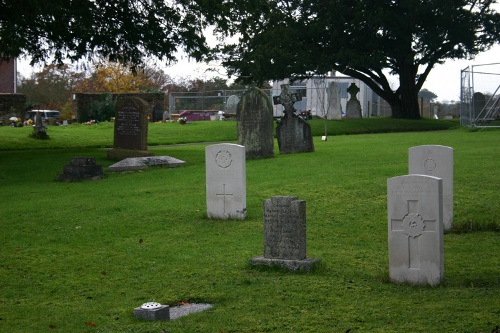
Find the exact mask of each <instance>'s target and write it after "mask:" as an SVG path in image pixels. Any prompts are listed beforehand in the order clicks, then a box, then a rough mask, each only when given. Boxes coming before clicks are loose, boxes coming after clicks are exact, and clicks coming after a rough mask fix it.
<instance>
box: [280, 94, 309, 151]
mask: <svg viewBox="0 0 500 333" xmlns="http://www.w3.org/2000/svg"><path fill="white" fill-rule="evenodd" d="M301 99H302V98H301V96H300V94H298V93H291V92H290V86H289V85H288V84H283V85H281V94H280V95H279V96H274V97H273V100H274V104H275V105H276V104H283V106H284V108H285V110H284V111H283V113H284V115H283V117H282V118H281V121H280V122H279V124H278V126H277V127H276V136H277V137H278V146H279V150H280V154H293V153H305V152H313V151H314V143H313V139H312V133H311V126H310V125H309V124H308V123H307V121H306V120H305V119H304V118H302V117H301V116H300V115H299V113H298V112H297V111H296V110H295V108H294V107H293V104H294V103H295V102H298V101H300V100H301Z"/></svg>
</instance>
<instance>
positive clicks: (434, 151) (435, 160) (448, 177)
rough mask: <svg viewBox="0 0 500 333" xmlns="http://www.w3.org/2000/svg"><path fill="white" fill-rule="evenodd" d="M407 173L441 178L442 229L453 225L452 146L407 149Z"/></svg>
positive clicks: (446, 229) (445, 229) (447, 228)
mask: <svg viewBox="0 0 500 333" xmlns="http://www.w3.org/2000/svg"><path fill="white" fill-rule="evenodd" d="M408 169H409V174H420V175H428V176H434V177H439V178H441V179H442V180H443V225H444V231H449V230H451V228H452V227H453V148H451V147H446V146H439V145H428V146H417V147H411V148H410V149H409V150H408Z"/></svg>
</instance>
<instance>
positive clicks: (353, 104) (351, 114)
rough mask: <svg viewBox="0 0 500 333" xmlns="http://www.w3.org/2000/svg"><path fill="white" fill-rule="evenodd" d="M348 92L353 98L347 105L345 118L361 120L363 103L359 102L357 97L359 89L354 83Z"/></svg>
mask: <svg viewBox="0 0 500 333" xmlns="http://www.w3.org/2000/svg"><path fill="white" fill-rule="evenodd" d="M347 92H348V93H349V95H351V98H350V99H349V101H348V102H347V104H346V108H345V117H346V118H361V103H360V102H359V100H358V98H357V97H356V95H357V94H358V92H359V88H358V87H357V86H356V84H355V83H354V82H353V83H351V85H350V86H349V88H347Z"/></svg>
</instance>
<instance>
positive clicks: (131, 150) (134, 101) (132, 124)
mask: <svg viewBox="0 0 500 333" xmlns="http://www.w3.org/2000/svg"><path fill="white" fill-rule="evenodd" d="M115 108H116V109H115V129H114V144H113V149H110V150H108V159H111V160H121V159H124V158H128V157H143V156H151V155H153V154H152V153H151V152H149V151H148V114H149V111H148V110H149V109H148V108H149V106H148V104H147V103H146V102H145V101H144V100H142V99H140V98H138V97H126V98H123V99H119V100H118V101H117V102H116V106H115Z"/></svg>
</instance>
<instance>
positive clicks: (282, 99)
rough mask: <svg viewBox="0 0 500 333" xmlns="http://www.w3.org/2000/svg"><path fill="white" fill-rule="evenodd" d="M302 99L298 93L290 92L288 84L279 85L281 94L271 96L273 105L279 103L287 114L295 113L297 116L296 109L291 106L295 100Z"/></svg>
mask: <svg viewBox="0 0 500 333" xmlns="http://www.w3.org/2000/svg"><path fill="white" fill-rule="evenodd" d="M301 100H302V96H301V95H300V93H292V92H291V91H290V85H289V84H282V85H281V94H280V95H279V96H273V103H274V105H278V104H281V105H283V107H284V108H285V110H284V113H285V116H287V115H296V116H298V113H297V110H295V108H294V107H293V104H294V103H295V102H299V101H301Z"/></svg>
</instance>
